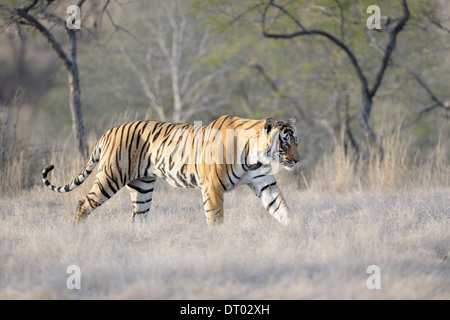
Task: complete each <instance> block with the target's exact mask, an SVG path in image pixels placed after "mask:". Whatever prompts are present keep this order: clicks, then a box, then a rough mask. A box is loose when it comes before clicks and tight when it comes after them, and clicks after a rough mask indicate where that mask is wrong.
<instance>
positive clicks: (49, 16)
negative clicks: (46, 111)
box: [0, 0, 87, 155]
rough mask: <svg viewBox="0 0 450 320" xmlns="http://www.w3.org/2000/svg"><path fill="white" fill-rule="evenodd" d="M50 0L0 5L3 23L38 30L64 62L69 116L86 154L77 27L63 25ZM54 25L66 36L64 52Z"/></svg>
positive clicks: (80, 5) (78, 144) (81, 149)
mask: <svg viewBox="0 0 450 320" xmlns="http://www.w3.org/2000/svg"><path fill="white" fill-rule="evenodd" d="M84 2H85V0H79V1H78V3H77V6H78V7H79V8H80V10H81V7H82V6H83V4H84ZM51 4H52V1H47V2H46V3H45V4H43V2H42V1H38V0H33V1H30V2H29V3H28V4H27V5H24V6H22V7H11V6H8V5H4V4H0V10H1V11H4V12H7V13H8V15H9V16H8V17H7V18H6V24H7V25H9V24H16V25H17V26H19V29H20V26H30V27H32V28H35V29H36V30H37V31H39V33H40V34H42V36H44V37H45V38H46V39H47V40H48V42H49V43H50V45H51V46H52V49H53V50H54V51H55V53H56V54H57V55H58V57H59V58H60V59H61V60H62V62H63V63H64V66H65V68H66V70H67V75H68V84H69V107H70V112H71V115H72V130H73V132H74V133H75V136H76V141H77V147H78V150H79V151H80V153H81V154H82V155H85V154H86V153H87V144H86V138H85V128H84V124H83V117H82V114H81V99H80V96H81V90H80V80H79V74H78V64H77V38H76V32H77V31H76V29H69V28H67V27H66V21H65V20H64V19H63V18H61V17H59V16H56V15H54V14H53V13H51V12H50V11H49V10H48V9H49V7H50V5H51ZM54 26H59V27H61V28H62V29H63V30H64V31H65V32H66V35H67V38H68V41H69V48H68V50H67V51H64V49H63V46H62V45H61V43H60V42H58V40H57V39H56V37H55V34H54V31H53V28H54Z"/></svg>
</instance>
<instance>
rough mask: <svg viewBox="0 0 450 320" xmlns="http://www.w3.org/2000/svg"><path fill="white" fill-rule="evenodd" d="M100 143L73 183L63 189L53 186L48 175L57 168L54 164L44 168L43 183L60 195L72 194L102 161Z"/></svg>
mask: <svg viewBox="0 0 450 320" xmlns="http://www.w3.org/2000/svg"><path fill="white" fill-rule="evenodd" d="M101 140H102V139H101ZM101 140H100V141H101ZM100 141H99V142H98V143H97V145H96V146H95V148H94V150H93V151H92V153H91V155H90V157H89V161H88V162H87V163H86V164H85V166H84V168H83V170H81V172H80V173H79V174H78V176H77V177H76V178H75V179H73V180H72V182H70V183H68V184H66V185H65V186H61V187H57V186H54V185H53V184H51V183H50V181H48V178H47V175H48V173H49V172H50V171H52V170H53V169H54V168H55V166H54V165H52V164H51V165H48V166H46V167H45V168H44V170H43V171H42V182H43V183H44V184H45V185H46V186H47V187H48V188H49V189H51V190H53V191H55V192H59V193H65V192H70V191H72V190H73V189H75V188H76V187H78V186H79V185H81V184H82V183H83V182H84V181H85V180H86V179H87V177H89V175H90V174H91V173H92V170H94V167H95V165H96V164H97V162H98V161H99V159H100V147H99V144H100Z"/></svg>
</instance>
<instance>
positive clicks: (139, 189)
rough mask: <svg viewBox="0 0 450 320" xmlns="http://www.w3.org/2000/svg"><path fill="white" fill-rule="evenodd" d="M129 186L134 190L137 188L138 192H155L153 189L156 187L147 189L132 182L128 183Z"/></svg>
mask: <svg viewBox="0 0 450 320" xmlns="http://www.w3.org/2000/svg"><path fill="white" fill-rule="evenodd" d="M128 186H129V187H130V188H131V189H134V190H136V191H137V192H140V193H150V192H153V190H154V188H151V189H148V190H145V189H142V188H139V187H137V186H133V185H132V184H128Z"/></svg>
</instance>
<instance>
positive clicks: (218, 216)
mask: <svg viewBox="0 0 450 320" xmlns="http://www.w3.org/2000/svg"><path fill="white" fill-rule="evenodd" d="M202 194H203V207H204V209H205V215H206V222H207V223H208V225H209V226H213V225H217V224H221V223H223V190H221V189H220V188H214V187H212V186H206V187H205V188H202Z"/></svg>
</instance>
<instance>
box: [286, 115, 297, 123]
mask: <svg viewBox="0 0 450 320" xmlns="http://www.w3.org/2000/svg"><path fill="white" fill-rule="evenodd" d="M288 123H289V124H290V125H294V124H296V123H297V117H296V116H294V117H293V118H291V119H289V120H288Z"/></svg>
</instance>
